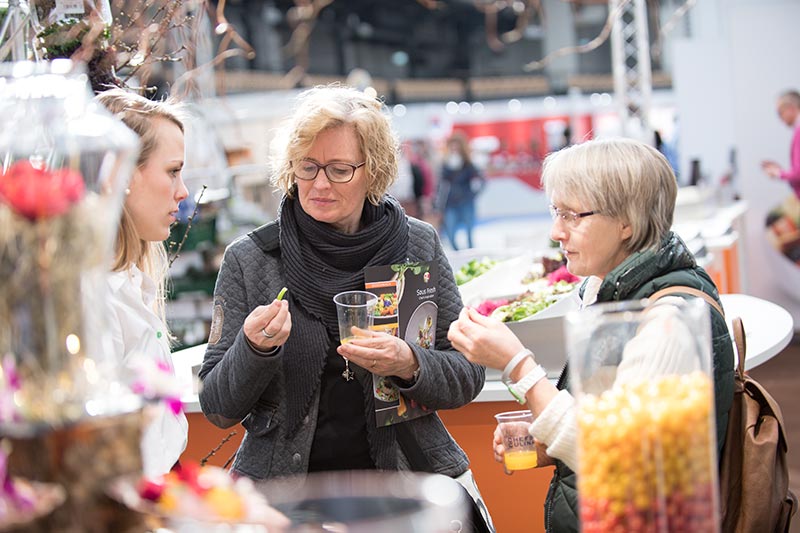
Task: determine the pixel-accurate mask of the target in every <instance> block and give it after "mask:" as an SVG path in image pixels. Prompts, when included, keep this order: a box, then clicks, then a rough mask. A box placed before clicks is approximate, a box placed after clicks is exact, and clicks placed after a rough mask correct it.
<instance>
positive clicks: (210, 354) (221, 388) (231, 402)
mask: <svg viewBox="0 0 800 533" xmlns="http://www.w3.org/2000/svg"><path fill="white" fill-rule="evenodd" d="M236 249H237V246H236V244H233V245H231V246H230V247H229V248H228V250H226V252H225V257H224V259H223V261H222V265H221V267H220V271H219V275H218V276H217V284H216V287H215V288H214V306H215V307H216V306H221V312H215V317H216V316H219V317H221V318H220V320H221V321H222V325H221V335H220V337H219V340H217V341H216V342H213V343H212V342H209V344H208V347H207V348H206V353H205V357H204V358H203V366H202V368H201V369H200V379H201V381H202V387H201V389H200V407H201V408H202V410H203V413H204V414H205V415H206V417H207V418H208V419H209V420H210V421H211V422H213V423H214V424H216V425H218V426H222V427H230V426H231V425H233V424H234V423H236V422H238V421H240V420H242V419H243V418H244V417H245V416H247V414H248V413H249V412H250V411H251V409H252V407H253V405H255V403H256V401H257V400H258V398H259V397H260V396H261V395H262V394H263V392H264V390H265V389H266V388H267V387H268V386H269V385H270V383H272V382H273V381H274V377H275V375H276V373H277V372H279V371H280V368H281V364H282V359H283V357H282V355H283V350H279V351H278V352H277V353H276V354H275V355H270V356H266V357H265V356H263V355H259V354H258V353H257V352H255V351H254V350H253V349H252V348H251V347H250V345H249V344H248V342H247V340H246V339H245V337H244V332H243V330H242V325H243V324H244V320H245V318H247V315H248V314H250V311H251V309H250V308H249V304H248V301H249V299H248V295H247V287H246V283H245V279H244V278H245V275H244V272H243V270H242V268H241V264H240V261H239V259H238V257H237V253H236ZM258 253H260V252H258ZM218 311H219V310H218Z"/></svg>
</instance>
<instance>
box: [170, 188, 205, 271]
mask: <svg viewBox="0 0 800 533" xmlns="http://www.w3.org/2000/svg"><path fill="white" fill-rule="evenodd" d="M206 189H208V185H203V188H202V189H200V194H199V195H198V197H197V201H196V202H195V204H194V211H193V212H192V216H190V217H189V221H188V223H187V224H186V231H184V232H183V238H182V239H181V242H180V243H179V244H178V247H177V248H176V249H175V255H173V256H172V257H171V258H170V260H169V266H170V267H171V266H172V263H174V262H175V260H176V259H178V257H180V255H181V250H182V249H183V245H184V244H186V238H187V237H189V231H190V230H191V229H192V223H193V222H194V218H195V217H196V216H197V211H198V210H199V209H200V200H202V199H203V195H204V194H205V192H206ZM173 244H175V243H174V242H171V243H170V248H171V247H172V245H173ZM170 251H172V250H170Z"/></svg>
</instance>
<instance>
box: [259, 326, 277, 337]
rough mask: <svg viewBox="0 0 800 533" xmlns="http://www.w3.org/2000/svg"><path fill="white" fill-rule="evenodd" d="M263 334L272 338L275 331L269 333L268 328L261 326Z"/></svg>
mask: <svg viewBox="0 0 800 533" xmlns="http://www.w3.org/2000/svg"><path fill="white" fill-rule="evenodd" d="M261 334H262V335H264V336H265V337H266V338H268V339H271V338H272V337H274V336H275V333H267V328H265V327H264V328H261Z"/></svg>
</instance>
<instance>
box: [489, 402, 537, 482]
mask: <svg viewBox="0 0 800 533" xmlns="http://www.w3.org/2000/svg"><path fill="white" fill-rule="evenodd" d="M494 417H495V419H497V424H498V425H499V426H500V432H501V433H502V434H503V446H504V447H505V454H504V455H503V464H504V466H505V468H506V470H508V471H509V472H513V471H514V470H527V469H528V468H536V465H537V456H536V445H535V444H534V441H533V435H531V434H530V431H529V430H530V428H531V424H533V414H531V412H530V411H509V412H506V413H498V414H496V415H494Z"/></svg>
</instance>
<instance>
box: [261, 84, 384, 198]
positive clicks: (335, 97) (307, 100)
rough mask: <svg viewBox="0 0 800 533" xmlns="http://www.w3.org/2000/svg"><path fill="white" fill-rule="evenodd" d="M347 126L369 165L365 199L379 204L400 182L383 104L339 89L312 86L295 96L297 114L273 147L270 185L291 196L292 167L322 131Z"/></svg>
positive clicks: (356, 91)
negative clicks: (354, 133)
mask: <svg viewBox="0 0 800 533" xmlns="http://www.w3.org/2000/svg"><path fill="white" fill-rule="evenodd" d="M345 125H350V126H352V127H353V128H354V129H355V132H356V136H357V138H358V142H359V145H360V147H361V151H362V152H363V154H364V161H365V162H366V165H365V170H366V175H367V177H368V180H369V183H368V186H367V199H368V200H369V202H370V203H372V204H373V205H377V204H378V203H379V202H380V199H381V198H382V197H383V195H384V194H386V192H387V191H388V190H389V187H390V186H391V185H392V183H394V181H395V179H396V178H397V166H398V154H399V147H400V143H399V141H398V139H397V136H396V134H395V133H394V132H393V131H392V128H391V124H390V122H389V116H388V113H387V110H386V106H385V105H384V104H383V103H382V102H381V101H380V100H377V99H375V98H371V97H369V96H367V95H365V94H364V93H362V92H360V91H358V90H356V89H353V88H351V87H345V86H341V85H338V84H334V85H327V86H318V87H314V88H313V89H309V90H307V91H304V92H303V93H301V94H300V95H299V96H298V97H297V107H296V108H295V110H294V113H293V114H292V115H291V116H290V117H289V118H288V119H287V120H286V122H285V123H284V124H283V126H282V127H281V129H280V130H279V131H278V133H277V135H276V137H275V141H274V142H273V146H272V149H273V150H272V151H273V154H274V156H273V158H272V164H273V169H274V172H273V174H272V177H271V180H270V181H271V182H272V184H273V185H274V186H275V187H276V188H277V189H279V190H281V191H283V193H284V194H286V195H287V196H290V197H291V196H292V195H293V193H294V182H295V177H294V171H293V170H292V164H293V163H294V162H296V161H299V160H301V159H303V158H304V157H306V156H307V155H308V153H309V151H310V150H311V146H312V145H313V144H314V141H315V140H316V138H317V136H318V135H319V134H320V133H321V132H323V131H325V130H328V129H330V128H336V127H339V126H345Z"/></svg>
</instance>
